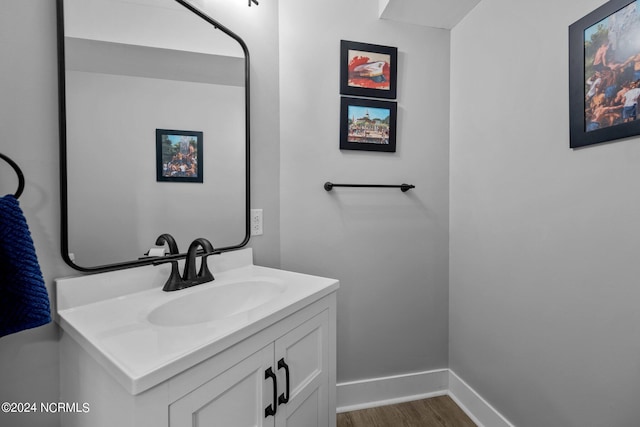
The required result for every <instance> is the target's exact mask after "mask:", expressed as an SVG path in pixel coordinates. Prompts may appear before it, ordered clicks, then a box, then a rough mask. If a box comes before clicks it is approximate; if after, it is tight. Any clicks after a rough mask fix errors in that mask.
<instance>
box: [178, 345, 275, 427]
mask: <svg viewBox="0 0 640 427" xmlns="http://www.w3.org/2000/svg"><path fill="white" fill-rule="evenodd" d="M268 368H271V369H273V345H268V346H267V347H265V348H263V349H262V350H260V351H258V352H256V353H254V354H252V355H251V356H249V357H247V358H246V359H244V360H242V361H241V362H240V363H238V364H236V365H234V366H233V367H231V368H230V369H228V370H226V371H224V372H223V373H222V374H220V375H218V376H217V377H215V378H213V379H212V380H211V381H209V382H207V383H205V384H203V385H202V386H200V387H198V388H197V389H195V390H194V391H192V392H191V393H189V394H187V395H186V396H184V397H182V398H181V399H179V400H177V401H176V402H174V403H173V404H171V405H170V406H169V425H170V426H171V427H201V426H209V427H217V426H219V427H273V426H274V417H271V416H270V417H266V418H265V408H266V407H268V406H269V405H271V404H273V400H274V398H273V389H272V381H273V380H271V379H265V371H266V370H267V369H268Z"/></svg>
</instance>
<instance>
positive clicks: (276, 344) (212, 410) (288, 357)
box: [169, 310, 335, 427]
mask: <svg viewBox="0 0 640 427" xmlns="http://www.w3.org/2000/svg"><path fill="white" fill-rule="evenodd" d="M275 328H276V329H280V328H278V327H277V326H276V327H275ZM328 337H329V311H328V310H325V311H322V312H321V313H320V314H317V315H315V316H314V317H312V318H311V319H309V320H306V321H305V322H304V323H302V324H301V325H299V326H297V327H295V328H294V329H292V330H290V331H289V332H287V333H285V334H284V335H282V336H280V337H279V338H277V339H276V340H275V341H273V342H271V343H270V344H268V345H266V346H265V347H263V348H261V349H260V350H258V351H255V352H254V353H252V354H250V355H248V356H247V357H245V358H243V359H242V360H240V361H239V362H237V363H235V362H233V361H231V364H232V366H219V369H224V371H223V372H221V373H220V374H219V375H217V376H215V377H214V378H212V379H210V380H209V381H207V382H206V383H205V384H203V385H202V386H200V387H198V388H196V389H195V390H193V391H191V392H190V393H188V394H187V395H185V396H183V397H181V398H180V399H178V400H177V401H175V402H173V403H172V404H170V405H169V425H170V426H171V427H188V426H189V427H190V426H193V427H197V426H205V425H206V426H228V427H232V426H238V427H240V426H269V427H271V426H276V427H296V426H299V427H324V426H329V425H330V422H329V418H330V417H335V410H334V411H333V412H332V414H330V413H329V393H328V392H329V383H330V381H329V341H328ZM229 351H231V352H234V351H235V349H231V350H229ZM238 356H240V357H244V354H242V355H238ZM193 374H194V375H196V376H198V374H196V373H193Z"/></svg>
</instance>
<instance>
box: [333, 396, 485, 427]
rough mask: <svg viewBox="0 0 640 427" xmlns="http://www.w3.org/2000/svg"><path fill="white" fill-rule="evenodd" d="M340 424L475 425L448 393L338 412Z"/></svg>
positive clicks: (398, 426) (394, 426)
mask: <svg viewBox="0 0 640 427" xmlns="http://www.w3.org/2000/svg"><path fill="white" fill-rule="evenodd" d="M338 427H476V425H475V424H474V423H473V421H471V419H470V418H469V417H468V416H467V414H465V413H464V412H463V411H462V409H460V408H459V407H458V405H456V403H455V402H454V401H453V400H452V399H451V398H450V397H449V396H438V397H432V398H430V399H424V400H416V401H414V402H406V403H398V404H397V405H389V406H380V407H377V408H371V409H362V410H359V411H353V412H344V413H341V414H338Z"/></svg>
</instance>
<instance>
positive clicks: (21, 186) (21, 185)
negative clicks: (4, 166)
mask: <svg viewBox="0 0 640 427" xmlns="http://www.w3.org/2000/svg"><path fill="white" fill-rule="evenodd" d="M0 158H2V159H3V160H4V161H5V162H7V163H9V164H10V165H11V167H12V168H13V170H15V171H16V174H18V191H16V193H15V194H14V196H15V198H16V199H17V198H18V197H20V195H21V194H22V190H24V174H23V173H22V170H20V167H19V166H18V165H17V163H16V162H14V161H13V160H11V158H9V157H7V156H5V155H4V154H2V153H0Z"/></svg>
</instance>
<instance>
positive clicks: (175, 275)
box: [154, 233, 182, 291]
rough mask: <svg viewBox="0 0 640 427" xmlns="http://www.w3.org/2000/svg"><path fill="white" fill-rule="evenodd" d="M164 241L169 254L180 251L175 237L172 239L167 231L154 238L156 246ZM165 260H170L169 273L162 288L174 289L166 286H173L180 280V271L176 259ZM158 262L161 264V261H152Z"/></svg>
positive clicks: (175, 253)
mask: <svg viewBox="0 0 640 427" xmlns="http://www.w3.org/2000/svg"><path fill="white" fill-rule="evenodd" d="M165 243H166V244H167V245H168V246H169V254H170V255H178V254H179V253H180V251H179V250H178V244H177V243H176V239H174V238H173V236H172V235H171V234H168V233H165V234H161V235H160V236H159V237H158V238H157V239H156V245H158V246H160V245H164V244H165ZM167 262H171V275H170V276H169V279H168V280H167V283H165V284H164V288H163V289H164V290H165V291H166V290H174V289H167V288H168V287H169V288H173V287H175V286H176V284H177V283H179V282H181V281H182V278H181V277H180V273H179V272H178V261H167ZM158 264H163V263H162V262H157V263H156V262H154V265H158Z"/></svg>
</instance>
